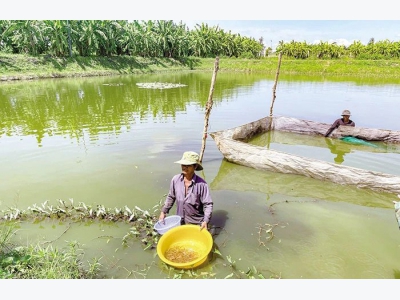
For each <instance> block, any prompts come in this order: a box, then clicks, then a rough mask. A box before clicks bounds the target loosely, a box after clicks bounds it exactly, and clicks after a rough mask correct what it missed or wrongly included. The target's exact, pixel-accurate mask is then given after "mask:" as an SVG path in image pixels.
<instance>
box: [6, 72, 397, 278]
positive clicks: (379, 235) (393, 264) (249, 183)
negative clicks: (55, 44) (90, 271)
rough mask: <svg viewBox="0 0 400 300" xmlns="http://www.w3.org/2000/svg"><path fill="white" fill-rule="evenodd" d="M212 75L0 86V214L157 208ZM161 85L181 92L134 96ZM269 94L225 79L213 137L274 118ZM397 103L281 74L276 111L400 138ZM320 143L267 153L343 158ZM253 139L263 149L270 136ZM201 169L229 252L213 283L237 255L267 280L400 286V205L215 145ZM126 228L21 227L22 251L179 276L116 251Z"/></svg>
mask: <svg viewBox="0 0 400 300" xmlns="http://www.w3.org/2000/svg"><path fill="white" fill-rule="evenodd" d="M211 76H212V73H211V72H210V73H190V72H185V73H169V74H157V75H151V74H150V75H149V74H147V75H132V76H131V75H130V76H116V77H99V78H79V79H53V80H40V81H29V82H28V81H27V82H5V83H1V84H0V163H1V165H2V168H1V169H0V182H1V184H0V209H1V210H6V209H8V208H9V207H18V208H19V209H21V210H24V209H26V208H27V207H29V206H32V205H33V204H38V205H40V204H41V203H44V202H45V201H49V203H56V201H57V200H58V199H62V200H65V201H67V200H68V199H73V201H74V202H75V203H79V202H83V203H85V204H87V205H91V206H96V205H104V206H106V207H110V208H114V207H124V206H125V205H126V206H128V207H131V208H133V207H135V206H137V207H139V208H141V209H145V210H149V211H152V209H153V207H154V206H156V205H157V204H159V203H160V201H163V200H164V198H165V194H166V193H167V192H168V187H169V182H170V179H171V178H172V176H173V175H174V174H176V173H178V172H179V171H180V168H179V165H177V164H174V161H177V160H179V159H180V158H181V156H182V153H183V152H184V151H188V150H193V151H196V152H200V149H201V143H202V133H203V128H204V118H205V105H206V102H207V99H208V95H209V90H210V83H211ZM154 82H163V83H174V84H182V85H185V86H181V87H178V88H171V89H145V88H141V86H140V84H142V83H154ZM138 84H139V85H138ZM273 84H274V76H270V75H267V76H265V75H262V74H229V73H224V72H221V71H220V72H219V73H218V76H217V80H216V86H215V90H214V93H213V100H214V103H213V107H212V111H211V114H210V119H209V127H208V131H209V132H212V131H217V130H222V129H226V128H231V127H235V126H237V125H241V124H244V123H247V122H251V121H254V120H257V119H260V118H262V117H265V116H267V115H269V110H270V106H271V99H272V87H273ZM399 94H400V82H389V81H387V82H386V81H385V80H383V79H382V80H372V81H371V80H370V79H369V80H366V79H352V78H339V79H328V78H319V77H307V76H302V77H295V76H288V77H285V76H281V77H280V79H279V83H278V87H277V91H276V95H277V98H276V100H275V103H274V107H273V112H274V115H276V116H278V115H284V116H290V117H296V118H301V119H308V120H313V121H320V122H326V123H330V122H333V121H334V120H335V119H337V118H338V117H340V113H341V112H342V110H343V109H349V110H350V111H351V112H352V119H353V120H354V121H355V123H356V126H361V127H377V128H382V129H392V130H400V123H399V122H398V111H399V108H400V100H399V97H398V95H399ZM323 140H325V139H323V138H322V140H318V141H314V142H311V143H306V142H304V143H303V142H299V140H297V137H295V136H293V135H291V134H279V135H277V136H276V137H275V138H274V143H273V144H272V146H273V147H283V149H281V150H288V148H287V147H289V148H290V151H291V152H294V153H297V154H300V155H305V154H307V155H310V156H311V157H315V158H319V159H326V160H328V161H331V162H334V161H335V160H334V159H335V158H336V157H337V154H335V153H333V152H331V151H330V149H329V147H327V146H324V147H320V144H319V143H320V142H322V141H323ZM258 142H259V143H264V141H263V139H262V137H260V138H259V141H258ZM341 146H342V147H346V146H345V145H341ZM285 147H286V148H285ZM396 149H397V148H396ZM396 149H392V151H388V152H384V153H376V152H369V151H365V149H360V148H351V147H350V149H349V148H348V147H347V148H346V149H345V150H346V151H345V155H344V156H343V159H344V160H343V161H342V162H341V163H342V164H348V165H352V166H358V167H363V168H367V169H373V170H375V169H377V170H380V171H384V172H386V173H393V174H398V175H399V170H400V168H399V167H400V166H399V164H400V163H399V162H400V160H399V159H398V155H399V154H398V151H397V150H396ZM347 150H349V151H347ZM203 166H204V170H203V171H201V172H198V174H199V175H200V176H202V177H203V178H205V180H206V181H207V182H208V183H209V185H210V188H211V192H212V197H213V200H214V214H213V219H212V224H213V233H214V234H215V235H214V242H215V246H216V247H217V249H218V250H219V252H220V253H221V255H213V257H212V258H210V262H209V264H207V265H206V266H204V268H203V269H202V270H200V271H203V272H211V273H215V274H216V277H217V278H224V277H226V276H229V275H230V274H232V273H234V274H237V271H233V270H232V268H230V266H229V263H228V258H227V257H229V258H230V259H231V260H234V261H235V264H236V267H237V269H238V270H243V271H244V272H246V271H247V270H248V268H251V267H252V266H255V267H256V268H257V270H258V271H260V272H261V273H262V274H263V275H264V276H265V277H273V278H277V277H278V278H293V279H297V278H310V279H313V278H343V279H346V278H365V279H367V278H377V279H378V278H379V279H380V278H399V277H400V275H399V274H400V263H399V260H398V254H399V251H400V232H399V228H398V226H397V222H396V220H395V215H394V209H393V203H392V200H396V199H397V197H396V195H391V194H385V193H376V192H371V191H368V190H361V189H356V188H353V187H345V186H339V185H335V184H331V183H327V182H320V181H317V180H313V179H309V178H305V177H302V176H294V175H289V174H276V173H269V172H262V171H258V170H253V169H249V168H246V167H242V166H238V165H234V164H232V163H229V162H226V161H225V160H224V159H223V157H222V154H221V153H220V152H219V151H218V149H217V148H216V145H215V143H214V141H213V140H212V138H211V137H208V138H207V140H206V149H205V152H204V158H203ZM129 228H130V226H129V224H125V223H112V224H108V223H102V222H93V223H89V222H85V223H68V222H59V221H57V220H49V221H46V222H39V223H33V224H32V223H30V222H25V223H22V224H20V228H19V230H18V233H17V235H16V236H15V242H20V243H23V244H26V243H37V242H39V243H47V242H49V241H51V242H52V244H54V245H55V246H58V247H65V246H66V241H72V240H77V241H78V242H80V243H81V244H82V248H83V249H84V251H85V257H84V260H85V261H86V260H87V261H89V260H91V258H93V257H102V260H101V261H100V262H101V263H102V265H103V272H104V274H105V276H106V277H108V278H111V277H112V278H153V279H157V278H172V277H173V273H171V271H170V270H168V269H167V268H165V266H164V265H163V264H162V263H160V261H159V259H158V257H157V256H156V251H155V249H151V250H146V251H144V250H143V245H142V244H141V243H140V241H131V242H130V243H129V244H128V245H127V246H125V247H124V246H122V238H123V236H124V235H125V234H126V233H127V232H128V231H129ZM269 228H273V229H272V231H273V238H272V239H271V240H270V239H269V238H270V235H269V234H267V233H266V230H268V229H269ZM235 272H236V273H235ZM233 277H235V275H234V276H233Z"/></svg>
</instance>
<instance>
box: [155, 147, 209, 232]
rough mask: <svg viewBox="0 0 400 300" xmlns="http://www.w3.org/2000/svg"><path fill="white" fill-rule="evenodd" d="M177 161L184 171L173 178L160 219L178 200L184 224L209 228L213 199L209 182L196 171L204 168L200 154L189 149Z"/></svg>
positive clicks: (179, 213)
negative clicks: (200, 160)
mask: <svg viewBox="0 0 400 300" xmlns="http://www.w3.org/2000/svg"><path fill="white" fill-rule="evenodd" d="M175 163H177V164H180V165H181V170H182V172H181V173H180V174H177V175H175V176H174V177H173V178H172V180H171V183H170V188H169V192H168V195H167V198H166V199H165V204H164V206H163V207H162V209H161V213H160V217H159V221H163V220H164V218H165V216H166V215H167V214H168V213H169V211H170V209H171V208H172V206H173V205H174V203H175V202H176V214H177V215H179V216H180V217H181V218H182V219H181V223H182V224H198V225H200V230H201V229H203V228H206V229H207V224H208V222H209V221H210V219H211V215H212V210H213V201H212V199H211V195H210V190H209V187H208V184H207V182H206V181H205V180H204V179H203V178H201V177H200V176H198V175H196V173H195V171H201V170H203V167H202V165H201V164H200V162H199V155H198V154H197V153H196V152H192V151H188V152H185V153H183V156H182V159H181V160H178V161H176V162H175Z"/></svg>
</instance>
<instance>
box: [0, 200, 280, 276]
mask: <svg viewBox="0 0 400 300" xmlns="http://www.w3.org/2000/svg"><path fill="white" fill-rule="evenodd" d="M160 208H161V201H160V202H159V203H158V204H157V205H155V206H154V207H153V210H154V211H153V212H151V213H150V212H148V211H147V210H142V209H140V208H138V207H135V208H134V209H130V208H128V207H127V206H125V207H124V208H113V209H110V208H106V207H104V206H102V205H97V206H96V207H91V206H89V205H86V204H85V203H82V202H80V203H79V204H78V205H74V202H73V200H72V199H70V201H69V203H67V202H65V201H63V200H60V199H59V200H58V203H57V204H54V203H53V204H50V203H49V202H48V201H46V202H44V203H42V204H41V205H36V204H35V205H33V206H32V207H28V208H27V209H26V210H20V209H18V208H15V207H13V208H8V209H7V210H2V211H1V212H0V225H1V227H0V279H50V278H52V279H80V278H82V279H83V278H92V279H94V278H101V277H100V274H101V270H102V269H101V267H102V265H101V263H100V261H101V259H102V258H94V259H92V261H91V262H86V264H84V262H82V258H83V257H84V252H83V251H82V250H81V249H79V245H78V243H77V242H69V243H68V249H66V250H65V249H64V250H60V249H56V248H53V247H52V246H51V244H49V245H48V246H47V247H43V246H41V245H36V246H28V247H22V246H18V245H17V246H16V245H13V244H12V242H11V240H12V237H13V235H15V234H17V232H16V231H15V230H14V228H16V226H17V222H27V221H32V222H41V221H43V220H46V219H57V220H60V221H63V220H64V221H65V220H69V221H72V222H83V221H87V220H93V221H99V222H128V223H129V224H130V225H131V226H130V229H129V231H128V232H127V233H126V234H125V235H124V237H123V238H122V245H123V246H127V241H128V239H131V238H132V239H136V240H138V241H140V242H141V243H142V245H143V250H144V251H146V250H147V251H155V248H156V245H157V242H158V239H159V237H160V236H159V234H158V233H157V232H156V231H155V230H154V229H153V225H154V223H155V222H156V220H157V216H158V215H159V211H160ZM276 226H278V225H277V224H274V225H270V224H265V225H263V226H260V227H259V232H258V242H259V244H260V246H263V247H266V244H265V242H268V241H270V240H272V238H273V231H272V230H273V228H275V227H276ZM283 227H284V226H283ZM67 230H68V229H67ZM220 259H222V266H223V267H224V268H227V270H226V272H227V275H226V276H224V278H239V279H240V278H248V279H257V278H260V279H265V278H281V277H280V275H278V274H276V273H274V272H272V271H270V270H257V269H256V267H254V266H252V267H251V268H248V270H247V271H243V270H241V269H240V268H238V267H237V264H236V261H235V260H234V259H233V258H232V257H231V256H230V255H227V256H226V261H225V260H224V258H223V255H222V254H221V252H220V251H219V250H218V249H217V248H214V249H213V250H212V252H211V253H210V258H209V260H214V261H216V260H220ZM85 265H86V266H85ZM152 265H153V264H151V265H150V266H148V267H147V270H146V268H145V269H144V270H141V271H140V272H138V271H128V270H127V271H128V277H129V276H131V275H135V276H137V275H138V274H139V275H140V276H141V277H142V278H146V276H147V272H148V271H149V268H150V267H151V266H152ZM216 265H220V264H219V263H216ZM162 267H163V269H164V270H165V271H166V273H167V274H168V275H167V278H174V279H178V278H217V277H216V273H215V272H214V271H213V270H210V271H208V272H206V271H201V272H200V271H198V270H178V269H175V268H173V267H170V266H168V265H167V264H164V263H162ZM133 273H135V274H133ZM266 274H269V277H268V276H267V275H266Z"/></svg>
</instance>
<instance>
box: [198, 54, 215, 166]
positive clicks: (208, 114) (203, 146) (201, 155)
mask: <svg viewBox="0 0 400 300" xmlns="http://www.w3.org/2000/svg"><path fill="white" fill-rule="evenodd" d="M218 69H219V57H218V56H217V57H216V58H215V63H214V72H213V76H212V79H211V87H210V93H209V95H208V100H207V104H206V113H205V117H204V129H203V141H202V145H201V150H200V157H199V161H200V163H201V162H202V161H203V154H204V150H205V148H206V139H207V130H208V119H209V117H210V113H211V108H212V105H213V100H212V97H213V93H214V85H215V80H216V79H217V73H218Z"/></svg>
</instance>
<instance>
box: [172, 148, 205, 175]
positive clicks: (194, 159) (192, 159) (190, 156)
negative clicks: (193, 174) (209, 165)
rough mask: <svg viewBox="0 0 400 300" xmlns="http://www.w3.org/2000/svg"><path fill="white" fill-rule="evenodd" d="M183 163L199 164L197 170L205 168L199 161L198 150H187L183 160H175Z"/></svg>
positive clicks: (177, 162)
mask: <svg viewBox="0 0 400 300" xmlns="http://www.w3.org/2000/svg"><path fill="white" fill-rule="evenodd" d="M175 163H176V164H181V165H194V164H197V167H196V171H201V170H203V166H202V165H201V164H200V162H199V155H198V154H197V153H196V152H192V151H187V152H184V153H183V156H182V158H181V160H178V161H176V162H175Z"/></svg>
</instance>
